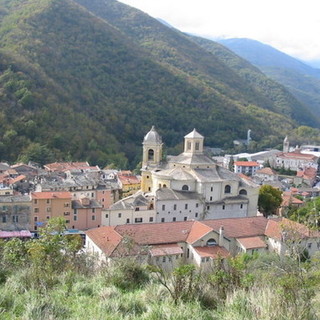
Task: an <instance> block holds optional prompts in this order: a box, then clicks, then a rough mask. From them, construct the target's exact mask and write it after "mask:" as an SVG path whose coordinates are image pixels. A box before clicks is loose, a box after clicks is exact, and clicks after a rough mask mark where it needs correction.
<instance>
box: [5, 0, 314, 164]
mask: <svg viewBox="0 0 320 320" xmlns="http://www.w3.org/2000/svg"><path fill="white" fill-rule="evenodd" d="M0 16H1V19H0V105H1V112H0V159H1V160H7V161H11V162H13V161H17V160H24V161H27V160H34V161H37V162H40V163H43V162H46V161H52V160H53V159H54V160H88V161H90V162H91V163H93V164H99V165H101V166H104V165H106V164H111V163H114V164H116V166H117V167H119V168H124V167H126V166H128V165H129V166H131V167H134V166H135V164H136V163H138V162H139V160H140V145H141V141H142V139H143V136H144V134H145V133H146V132H147V131H148V130H149V129H150V127H151V125H153V124H155V125H156V126H157V128H158V129H159V131H160V134H161V135H162V136H163V138H164V142H165V143H166V145H167V146H168V147H169V148H172V149H171V150H173V151H175V150H177V146H178V145H179V144H180V143H181V142H182V137H183V136H184V135H185V134H186V133H187V132H189V131H191V130H192V129H193V128H194V127H196V128H197V129H198V130H199V132H201V133H202V134H203V135H204V136H206V144H207V145H210V146H220V147H224V148H229V147H232V140H233V139H235V138H245V136H246V132H247V130H248V129H249V128H250V129H251V130H252V133H253V139H254V140H255V141H254V143H253V144H252V147H253V148H260V147H265V146H267V147H270V146H275V145H277V144H278V143H280V142H281V140H282V139H283V137H284V136H285V135H286V134H287V133H288V132H292V130H293V129H294V128H298V126H299V125H300V124H305V125H310V126H313V125H316V124H318V122H317V119H314V118H312V117H308V112H307V111H306V110H305V108H304V106H302V105H301V104H299V102H298V101H296V100H294V99H293V98H292V97H290V95H287V94H282V91H281V90H282V89H279V90H280V91H279V92H280V93H279V94H277V95H275V94H272V92H273V93H275V92H276V89H275V88H276V84H274V88H272V87H271V86H269V84H268V82H266V84H265V86H264V90H260V91H259V90H257V89H256V88H254V87H252V84H250V83H249V82H248V81H244V79H243V78H241V77H240V76H239V75H238V74H237V73H236V72H235V71H234V70H232V69H230V68H229V67H227V66H226V64H224V62H222V60H221V59H220V58H219V57H217V56H216V55H214V54H212V52H209V51H208V50H206V49H204V48H201V47H200V46H199V45H197V44H195V43H194V41H191V40H190V39H188V38H187V37H186V36H185V35H183V34H181V33H179V32H177V31H175V30H172V29H170V28H168V27H165V26H164V25H162V24H161V23H159V22H158V21H156V20H155V19H152V18H151V17H149V16H147V15H145V14H143V13H141V12H139V11H137V10H135V9H132V8H130V7H128V6H125V5H123V4H121V3H118V2H117V1H114V0H108V1H102V0H95V1H84V0H81V1H80V0H79V1H72V0H62V1H60V0H59V1H58V0H11V1H7V0H0ZM266 93H268V94H266ZM272 97H274V98H272ZM291 108H293V109H291ZM299 110H301V112H302V114H303V115H305V117H302V116H301V112H300V113H298V111H299ZM284 111H286V112H284ZM288 115H289V116H290V117H288ZM313 136H316V135H313ZM41 155H45V156H44V157H41Z"/></svg>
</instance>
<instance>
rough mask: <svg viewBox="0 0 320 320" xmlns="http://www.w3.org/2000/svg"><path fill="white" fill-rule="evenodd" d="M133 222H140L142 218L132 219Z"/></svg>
mask: <svg viewBox="0 0 320 320" xmlns="http://www.w3.org/2000/svg"><path fill="white" fill-rule="evenodd" d="M134 222H135V223H141V222H142V218H135V219H134Z"/></svg>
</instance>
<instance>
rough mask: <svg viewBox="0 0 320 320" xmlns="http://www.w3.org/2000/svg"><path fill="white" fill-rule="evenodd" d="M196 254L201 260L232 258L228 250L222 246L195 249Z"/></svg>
mask: <svg viewBox="0 0 320 320" xmlns="http://www.w3.org/2000/svg"><path fill="white" fill-rule="evenodd" d="M194 249H195V250H196V252H197V253H198V255H199V256H200V257H201V258H205V257H210V258H213V259H217V258H219V257H221V258H227V257H228V256H230V253H229V251H228V250H227V249H225V248H224V247H220V246H212V247H194Z"/></svg>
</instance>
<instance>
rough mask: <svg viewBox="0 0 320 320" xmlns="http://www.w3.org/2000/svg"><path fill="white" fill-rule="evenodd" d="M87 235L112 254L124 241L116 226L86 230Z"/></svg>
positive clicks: (106, 252) (105, 251) (104, 250)
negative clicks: (115, 228)
mask: <svg viewBox="0 0 320 320" xmlns="http://www.w3.org/2000/svg"><path fill="white" fill-rule="evenodd" d="M86 235H87V236H88V237H89V238H90V239H91V240H92V241H93V242H94V243H95V244H96V245H97V246H98V247H99V248H100V249H101V250H102V251H103V252H104V253H105V254H106V255H107V256H110V255H112V253H113V252H114V250H115V249H116V248H117V246H118V245H119V244H120V243H121V241H122V236H121V235H120V234H119V233H118V232H116V231H115V230H114V227H100V228H95V229H91V230H88V231H86Z"/></svg>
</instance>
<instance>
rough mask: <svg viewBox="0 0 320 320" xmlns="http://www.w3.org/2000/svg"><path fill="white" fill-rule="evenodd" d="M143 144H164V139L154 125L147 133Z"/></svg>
mask: <svg viewBox="0 0 320 320" xmlns="http://www.w3.org/2000/svg"><path fill="white" fill-rule="evenodd" d="M143 144H152V145H154V144H162V139H161V137H160V135H159V133H158V132H157V131H156V129H155V127H154V126H152V128H151V130H150V131H149V132H148V133H147V134H146V135H145V137H144V139H143Z"/></svg>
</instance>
